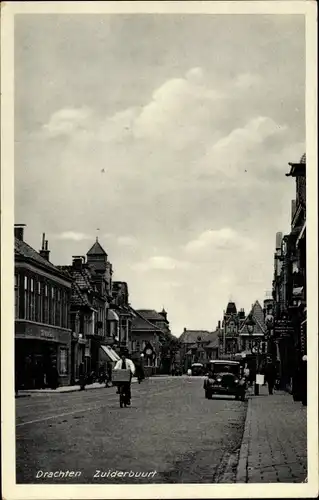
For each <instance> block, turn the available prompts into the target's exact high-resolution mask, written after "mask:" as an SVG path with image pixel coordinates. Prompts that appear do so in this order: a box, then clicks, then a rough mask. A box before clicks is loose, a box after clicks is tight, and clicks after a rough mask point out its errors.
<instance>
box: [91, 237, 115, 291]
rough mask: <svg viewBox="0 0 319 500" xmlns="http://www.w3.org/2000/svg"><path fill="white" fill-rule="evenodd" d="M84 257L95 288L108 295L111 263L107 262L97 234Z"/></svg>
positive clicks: (111, 272)
mask: <svg viewBox="0 0 319 500" xmlns="http://www.w3.org/2000/svg"><path fill="white" fill-rule="evenodd" d="M86 257H87V264H88V266H89V267H90V269H91V270H92V278H93V279H94V281H95V283H96V286H97V288H98V289H99V291H100V292H101V293H103V294H105V295H107V296H109V297H110V296H111V291H112V274H113V270H112V264H111V263H110V262H109V260H108V256H107V253H106V251H105V250H104V248H103V247H102V245H101V244H100V242H99V238H98V236H97V237H96V240H95V243H94V244H93V245H92V247H91V248H90V250H89V251H88V252H87V254H86Z"/></svg>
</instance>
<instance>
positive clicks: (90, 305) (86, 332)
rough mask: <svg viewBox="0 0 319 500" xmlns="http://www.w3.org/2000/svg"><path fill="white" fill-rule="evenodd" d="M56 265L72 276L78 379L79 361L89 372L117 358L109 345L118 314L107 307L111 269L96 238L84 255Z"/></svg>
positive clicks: (74, 368)
mask: <svg viewBox="0 0 319 500" xmlns="http://www.w3.org/2000/svg"><path fill="white" fill-rule="evenodd" d="M59 269H61V270H62V271H63V272H64V273H67V274H68V276H69V277H70V279H71V280H72V296H71V308H70V318H71V328H72V355H71V359H72V381H77V380H78V379H79V370H80V366H81V364H82V363H83V365H84V370H85V372H86V373H87V374H89V373H90V372H95V373H98V371H99V369H100V366H101V365H105V364H106V363H107V362H110V361H111V362H115V361H116V360H117V359H119V357H118V355H117V354H116V353H115V352H114V351H113V350H112V349H111V345H113V344H114V335H115V334H116V332H117V331H118V317H117V316H116V314H115V315H114V314H112V311H111V309H110V303H111V302H112V300H113V297H112V272H113V271H112V265H111V264H110V262H109V261H108V256H107V254H106V252H105V250H104V249H103V247H102V246H101V245H100V243H99V241H98V239H96V241H95V243H94V244H93V246H92V247H91V248H90V250H89V251H88V252H87V255H86V258H85V256H75V257H73V262H72V265H71V266H59ZM114 322H115V323H116V326H115V328H114V330H113V329H112V325H113V323H114Z"/></svg>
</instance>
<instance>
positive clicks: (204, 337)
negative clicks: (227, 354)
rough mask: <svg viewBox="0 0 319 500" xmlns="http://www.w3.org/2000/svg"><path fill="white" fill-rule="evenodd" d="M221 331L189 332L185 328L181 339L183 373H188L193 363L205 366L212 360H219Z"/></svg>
mask: <svg viewBox="0 0 319 500" xmlns="http://www.w3.org/2000/svg"><path fill="white" fill-rule="evenodd" d="M218 339H219V330H218V329H217V330H215V331H214V332H209V331H208V330H188V329H187V328H184V331H183V333H182V335H181V336H180V337H179V339H178V340H179V345H180V360H181V364H182V371H183V372H185V373H186V372H187V370H188V369H189V368H191V366H192V364H193V363H202V364H203V365H204V366H205V365H206V364H207V363H208V362H209V361H210V360H211V359H217V358H218V348H219V341H218Z"/></svg>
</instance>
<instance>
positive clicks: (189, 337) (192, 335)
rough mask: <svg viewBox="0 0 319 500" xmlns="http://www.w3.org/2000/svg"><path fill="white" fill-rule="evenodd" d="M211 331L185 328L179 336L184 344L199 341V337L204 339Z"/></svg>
mask: <svg viewBox="0 0 319 500" xmlns="http://www.w3.org/2000/svg"><path fill="white" fill-rule="evenodd" d="M210 333H211V332H208V331H207V330H185V331H184V332H183V333H182V335H181V336H180V337H179V341H180V342H181V343H182V344H194V343H196V342H197V341H198V340H197V339H198V337H201V341H204V340H205V339H206V338H207V337H208V336H209V335H210Z"/></svg>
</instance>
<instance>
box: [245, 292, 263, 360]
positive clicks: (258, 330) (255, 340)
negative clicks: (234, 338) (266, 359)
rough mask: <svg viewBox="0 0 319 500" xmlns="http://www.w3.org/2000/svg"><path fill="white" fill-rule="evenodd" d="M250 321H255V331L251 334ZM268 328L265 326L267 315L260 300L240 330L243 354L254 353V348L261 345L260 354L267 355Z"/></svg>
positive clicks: (253, 306)
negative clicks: (248, 323) (248, 324)
mask: <svg viewBox="0 0 319 500" xmlns="http://www.w3.org/2000/svg"><path fill="white" fill-rule="evenodd" d="M248 320H253V322H254V330H253V332H252V333H251V332H250V331H249V329H248V327H247V322H248ZM266 332H267V328H266V324H265V314H264V310H263V308H262V307H261V305H260V303H259V302H258V300H256V302H255V303H254V304H253V305H252V307H251V310H250V313H249V314H248V316H247V318H245V320H244V321H243V323H242V325H241V327H240V330H239V349H240V351H241V352H243V351H244V352H247V353H253V354H254V346H257V345H259V346H260V347H259V349H260V353H261V354H264V355H266V354H267V342H266V338H265V335H266Z"/></svg>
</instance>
